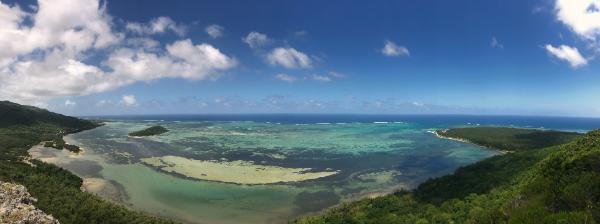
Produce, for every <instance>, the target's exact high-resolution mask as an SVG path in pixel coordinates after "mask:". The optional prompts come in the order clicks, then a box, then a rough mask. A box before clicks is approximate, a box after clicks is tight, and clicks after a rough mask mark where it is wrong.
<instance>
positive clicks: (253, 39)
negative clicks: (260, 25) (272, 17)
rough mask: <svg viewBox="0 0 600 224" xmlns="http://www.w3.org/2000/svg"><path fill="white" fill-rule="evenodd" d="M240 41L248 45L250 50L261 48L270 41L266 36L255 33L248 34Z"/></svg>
mask: <svg viewBox="0 0 600 224" xmlns="http://www.w3.org/2000/svg"><path fill="white" fill-rule="evenodd" d="M242 41H243V42H244V43H246V44H248V46H250V48H257V47H262V46H265V45H267V44H268V43H270V42H271V39H269V37H267V35H265V34H262V33H259V32H256V31H252V32H250V33H248V35H247V36H246V37H243V38H242Z"/></svg>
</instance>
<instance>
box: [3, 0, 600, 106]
mask: <svg viewBox="0 0 600 224" xmlns="http://www.w3.org/2000/svg"><path fill="white" fill-rule="evenodd" d="M599 8H600V0H488V1H469V0H457V1H447V0H437V1H431V0H423V1H383V0H381V1H379V0H375V1H341V0H331V1H317V0H314V1H313V0H307V1H281V0H265V1H233V0H221V1H186V0H175V1H168V2H167V1H158V0H120V1H117V0H106V1H104V0H103V1H100V0H37V1H34V0H18V1H5V0H1V1H0V100H10V101H14V102H18V103H22V104H29V105H34V106H39V107H43V108H47V109H49V110H52V111H56V112H60V113H64V114H69V115H77V116H82V115H119V114H213V113H360V114H362V113H364V114H504V115H546V116H585V117H600V63H599V62H598V60H597V59H596V56H597V55H598V54H600V39H599V38H600V10H599Z"/></svg>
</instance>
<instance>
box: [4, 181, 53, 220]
mask: <svg viewBox="0 0 600 224" xmlns="http://www.w3.org/2000/svg"><path fill="white" fill-rule="evenodd" d="M36 201H37V200H36V199H35V198H33V197H31V195H30V194H29V192H27V189H26V188H25V187H24V186H23V185H18V184H12V183H6V182H2V181H0V223H7V224H8V223H10V224H59V222H58V220H56V219H55V218H54V217H52V216H51V215H47V214H45V213H44V212H43V211H41V210H39V209H37V208H36V207H35V206H34V205H33V203H35V202H36Z"/></svg>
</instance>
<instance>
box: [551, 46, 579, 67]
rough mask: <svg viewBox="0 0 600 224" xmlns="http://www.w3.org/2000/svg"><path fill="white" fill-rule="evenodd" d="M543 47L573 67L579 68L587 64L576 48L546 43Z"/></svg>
mask: <svg viewBox="0 0 600 224" xmlns="http://www.w3.org/2000/svg"><path fill="white" fill-rule="evenodd" d="M545 48H546V51H548V53H549V54H551V55H552V56H554V57H556V58H558V59H560V60H563V61H567V62H568V63H569V64H570V65H571V67H573V68H579V67H581V66H584V65H587V63H588V61H587V59H585V58H584V57H583V56H581V54H580V53H579V50H577V48H574V47H569V46H566V45H560V46H559V47H554V46H552V45H550V44H547V45H546V46H545Z"/></svg>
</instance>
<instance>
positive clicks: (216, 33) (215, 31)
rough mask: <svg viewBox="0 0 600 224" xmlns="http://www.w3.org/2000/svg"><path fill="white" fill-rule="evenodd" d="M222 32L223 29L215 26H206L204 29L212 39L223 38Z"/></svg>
mask: <svg viewBox="0 0 600 224" xmlns="http://www.w3.org/2000/svg"><path fill="white" fill-rule="evenodd" d="M223 30H224V28H223V27H222V26H219V25H217V24H213V25H210V26H207V27H206V29H205V31H206V33H208V35H209V36H210V37H212V38H219V37H221V36H223Z"/></svg>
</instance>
